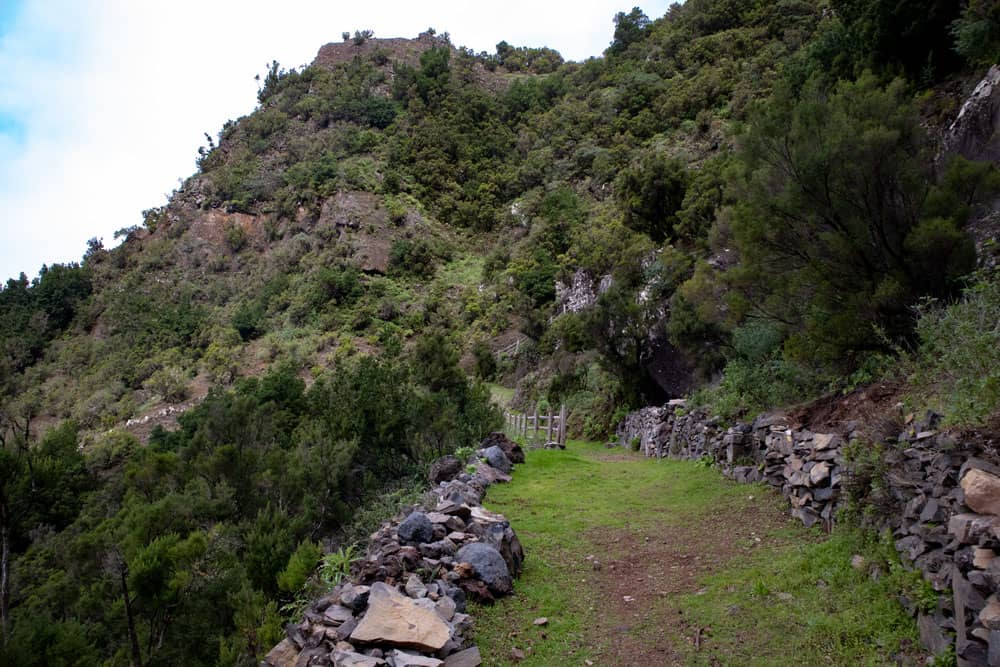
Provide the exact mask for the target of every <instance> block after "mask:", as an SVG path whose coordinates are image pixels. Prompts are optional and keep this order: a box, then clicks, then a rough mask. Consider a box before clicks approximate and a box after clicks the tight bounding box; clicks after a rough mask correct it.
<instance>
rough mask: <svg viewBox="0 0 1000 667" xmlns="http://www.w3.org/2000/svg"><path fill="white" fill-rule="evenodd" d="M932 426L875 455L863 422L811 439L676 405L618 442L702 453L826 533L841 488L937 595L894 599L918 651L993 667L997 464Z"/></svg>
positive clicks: (686, 455) (644, 415)
mask: <svg viewBox="0 0 1000 667" xmlns="http://www.w3.org/2000/svg"><path fill="white" fill-rule="evenodd" d="M939 424H940V416H939V415H936V414H933V413H928V414H927V415H926V416H925V417H924V419H922V420H912V421H911V423H909V424H908V425H907V426H906V428H905V429H904V430H903V431H902V432H901V433H899V434H898V435H896V436H895V437H889V438H886V439H885V443H884V444H883V445H882V446H880V447H877V448H876V447H875V446H874V445H871V444H870V442H869V441H868V439H867V438H866V437H864V431H863V429H864V428H865V426H866V425H865V424H862V423H849V424H847V425H845V427H844V428H843V429H842V430H841V431H840V432H830V433H814V432H811V431H809V430H808V429H804V428H793V427H792V425H791V424H790V423H789V420H788V418H787V417H786V416H784V415H781V414H770V415H762V416H761V417H758V418H757V419H756V420H755V421H754V422H752V423H749V424H735V425H725V424H723V423H722V422H721V421H720V420H719V419H717V418H713V417H710V416H709V415H707V414H706V413H705V412H704V411H701V410H698V409H695V410H690V411H688V410H686V409H685V407H684V402H683V401H672V402H671V404H668V405H666V406H662V407H648V408H644V409H642V410H639V411H637V412H634V413H632V414H630V415H628V417H626V419H625V420H624V421H623V422H622V424H621V425H620V426H619V430H618V436H619V442H620V444H622V445H623V446H629V445H633V444H638V447H639V449H640V451H642V452H643V453H644V454H646V455H647V456H655V457H660V458H681V459H703V458H706V457H707V459H708V460H711V461H712V462H713V463H715V464H717V465H718V466H719V468H720V469H721V470H722V472H723V474H724V475H726V476H727V477H729V478H732V479H734V480H737V481H739V482H763V483H765V484H768V485H769V486H771V487H773V488H774V489H776V490H778V491H780V492H781V493H782V494H783V495H784V496H785V497H786V498H787V499H788V501H789V503H790V505H791V510H790V511H791V514H792V515H793V516H795V517H796V518H798V519H799V520H801V521H802V522H803V523H804V524H805V525H806V526H813V525H821V526H824V527H826V528H829V527H830V526H831V525H832V523H833V521H834V520H835V518H836V517H837V511H838V510H839V509H840V508H841V507H842V505H843V503H844V502H845V498H846V495H845V491H847V490H848V489H849V490H851V491H852V495H854V496H857V495H858V494H861V495H862V496H863V497H865V499H866V502H867V503H868V505H869V507H872V508H874V509H875V510H876V511H873V512H869V513H867V514H866V518H865V519H864V520H865V523H866V524H867V525H870V526H871V527H873V528H875V529H877V530H879V531H889V532H890V533H891V535H892V538H893V541H894V542H895V545H896V550H897V551H898V552H899V554H900V558H901V560H902V562H903V563H904V564H905V565H906V566H908V567H911V568H915V569H917V570H919V571H920V572H921V573H922V575H923V577H924V579H925V580H926V581H927V582H929V583H930V585H931V587H933V589H934V591H936V592H937V593H938V597H937V604H936V605H935V607H934V608H933V609H928V608H927V607H926V606H924V607H923V608H919V609H918V608H917V604H916V601H912V600H907V599H902V600H901V602H902V603H903V604H904V605H905V606H907V608H908V609H909V610H910V612H911V613H913V614H914V615H916V617H917V621H918V627H919V629H920V636H921V641H922V643H923V644H924V646H925V648H927V649H928V650H929V651H931V652H932V653H934V654H936V655H941V654H943V653H946V652H947V651H948V650H949V648H950V647H953V649H954V651H955V655H956V657H957V662H958V665H959V666H960V667H961V666H979V665H991V666H998V665H1000V557H998V554H1000V466H998V465H996V464H994V463H993V462H992V461H991V459H995V457H996V452H995V451H989V450H988V449H987V448H984V447H983V445H981V444H980V443H979V442H974V441H969V442H963V441H962V439H961V438H958V437H956V436H955V435H953V434H951V433H948V432H942V431H940V430H939V428H938V427H939ZM852 443H853V444H852ZM862 443H865V444H862Z"/></svg>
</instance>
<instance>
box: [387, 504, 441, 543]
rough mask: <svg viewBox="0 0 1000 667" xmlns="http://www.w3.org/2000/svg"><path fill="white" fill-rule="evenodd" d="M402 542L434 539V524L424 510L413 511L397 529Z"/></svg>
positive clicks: (419, 541)
mask: <svg viewBox="0 0 1000 667" xmlns="http://www.w3.org/2000/svg"><path fill="white" fill-rule="evenodd" d="M396 534H397V535H399V539H400V540H401V541H402V542H409V543H411V544H421V543H423V542H433V541H434V524H433V523H431V520H430V519H429V518H428V517H427V515H426V514H424V513H423V512H412V513H411V514H410V516H408V517H406V518H405V519H403V522H402V523H401V524H399V527H398V528H397V529H396Z"/></svg>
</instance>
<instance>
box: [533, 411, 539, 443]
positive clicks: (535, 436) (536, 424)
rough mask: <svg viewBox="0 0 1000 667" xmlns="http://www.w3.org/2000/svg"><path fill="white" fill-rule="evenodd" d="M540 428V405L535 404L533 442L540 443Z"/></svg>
mask: <svg viewBox="0 0 1000 667" xmlns="http://www.w3.org/2000/svg"><path fill="white" fill-rule="evenodd" d="M538 427H539V423H538V403H535V433H534V435H533V436H532V440H533V441H535V442H537V441H538Z"/></svg>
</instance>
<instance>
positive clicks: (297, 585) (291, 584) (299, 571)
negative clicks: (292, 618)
mask: <svg viewBox="0 0 1000 667" xmlns="http://www.w3.org/2000/svg"><path fill="white" fill-rule="evenodd" d="M322 553H323V551H322V550H321V549H320V546H319V544H317V543H315V542H311V541H309V540H305V541H304V542H301V543H300V544H299V546H298V548H297V549H296V550H295V552H294V553H293V554H292V555H291V557H290V558H289V559H288V565H286V566H285V569H284V570H282V571H281V572H280V573H279V574H278V588H279V589H280V590H281V591H283V592H285V593H296V592H298V590H299V589H301V588H302V587H303V586H304V585H305V583H306V580H307V579H309V577H310V576H312V574H313V572H315V571H316V564H317V563H319V562H320V556H321V555H322ZM323 564H324V566H325V565H326V558H324V559H323Z"/></svg>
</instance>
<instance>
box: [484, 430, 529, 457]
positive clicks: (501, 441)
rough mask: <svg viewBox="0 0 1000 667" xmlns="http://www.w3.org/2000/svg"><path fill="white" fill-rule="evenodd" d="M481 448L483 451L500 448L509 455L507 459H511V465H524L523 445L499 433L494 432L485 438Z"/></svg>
mask: <svg viewBox="0 0 1000 667" xmlns="http://www.w3.org/2000/svg"><path fill="white" fill-rule="evenodd" d="M479 447H480V448H481V449H489V448H490V447H499V448H500V449H502V450H503V453H504V454H506V455H507V458H508V459H510V462H511V463H524V450H523V449H521V445H519V444H517V443H516V442H514V441H513V440H511V439H510V438H508V437H507V436H506V435H504V434H503V433H501V432H499V431H494V432H493V433H490V434H489V435H488V436H486V437H485V438H483V441H482V442H481V443H480V444H479Z"/></svg>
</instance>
